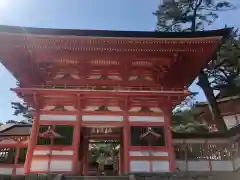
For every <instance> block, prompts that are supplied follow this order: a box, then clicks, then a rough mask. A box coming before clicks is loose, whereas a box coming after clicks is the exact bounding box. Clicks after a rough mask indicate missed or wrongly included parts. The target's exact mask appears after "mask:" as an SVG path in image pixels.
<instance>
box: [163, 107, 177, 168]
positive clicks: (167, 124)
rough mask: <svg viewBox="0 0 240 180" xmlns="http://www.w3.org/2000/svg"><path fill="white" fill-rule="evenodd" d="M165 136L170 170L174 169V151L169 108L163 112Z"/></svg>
mask: <svg viewBox="0 0 240 180" xmlns="http://www.w3.org/2000/svg"><path fill="white" fill-rule="evenodd" d="M164 129H165V136H166V140H167V147H168V153H169V166H170V167H169V168H170V172H174V171H175V152H174V148H173V142H172V130H171V111H170V109H167V111H166V113H165V128H164Z"/></svg>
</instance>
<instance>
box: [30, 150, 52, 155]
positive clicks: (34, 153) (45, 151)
mask: <svg viewBox="0 0 240 180" xmlns="http://www.w3.org/2000/svg"><path fill="white" fill-rule="evenodd" d="M49 154H50V150H34V151H33V155H49Z"/></svg>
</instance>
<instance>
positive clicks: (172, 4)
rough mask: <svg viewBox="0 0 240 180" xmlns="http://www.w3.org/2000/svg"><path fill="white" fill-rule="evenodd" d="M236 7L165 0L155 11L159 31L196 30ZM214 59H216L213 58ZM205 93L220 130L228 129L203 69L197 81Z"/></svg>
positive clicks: (205, 0)
mask: <svg viewBox="0 0 240 180" xmlns="http://www.w3.org/2000/svg"><path fill="white" fill-rule="evenodd" d="M233 9H235V7H234V6H233V5H232V4H231V3H229V2H227V1H222V2H216V1H213V0H178V1H175V0H168V1H167V0H165V1H164V3H163V4H161V5H160V6H159V7H158V10H157V11H156V12H155V13H154V15H155V16H156V17H157V29H156V30H157V31H164V32H186V31H190V32H195V31H201V30H204V28H205V27H206V26H209V25H211V24H212V23H213V22H214V21H215V20H216V19H217V18H218V15H217V13H218V12H219V11H227V10H233ZM213 61H214V60H213ZM197 84H198V85H199V86H200V87H201V88H202V90H203V91H204V93H205V96H206V98H207V100H208V102H209V108H210V110H211V112H212V115H213V119H214V121H215V123H216V125H217V128H218V129H219V130H220V131H226V130H227V128H226V125H225V123H224V121H223V120H222V117H221V114H220V109H219V107H218V104H217V101H216V98H215V96H214V92H213V88H212V87H211V82H210V81H209V77H208V74H207V73H206V72H205V70H202V71H201V72H200V74H199V76H198V83H197Z"/></svg>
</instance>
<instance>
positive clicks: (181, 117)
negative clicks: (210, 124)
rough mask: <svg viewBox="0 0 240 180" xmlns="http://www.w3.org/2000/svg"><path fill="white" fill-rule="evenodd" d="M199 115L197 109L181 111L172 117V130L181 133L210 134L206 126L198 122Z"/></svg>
mask: <svg viewBox="0 0 240 180" xmlns="http://www.w3.org/2000/svg"><path fill="white" fill-rule="evenodd" d="M197 114H198V112H197V109H196V108H192V109H185V110H179V111H176V112H174V113H173V115H172V121H171V122H172V130H173V131H174V132H181V133H190V132H194V133H203V132H205V133H206V132H208V128H207V125H206V124H202V123H201V122H200V121H197V120H196V115H197Z"/></svg>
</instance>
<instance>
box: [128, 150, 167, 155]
mask: <svg viewBox="0 0 240 180" xmlns="http://www.w3.org/2000/svg"><path fill="white" fill-rule="evenodd" d="M150 155H151V156H168V152H163V151H129V156H150Z"/></svg>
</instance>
